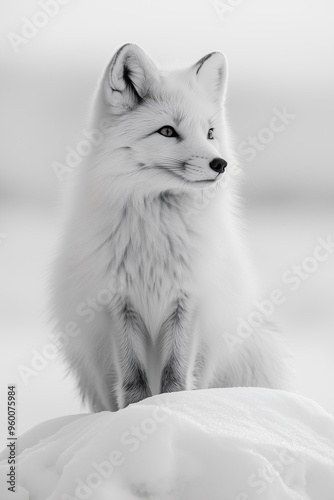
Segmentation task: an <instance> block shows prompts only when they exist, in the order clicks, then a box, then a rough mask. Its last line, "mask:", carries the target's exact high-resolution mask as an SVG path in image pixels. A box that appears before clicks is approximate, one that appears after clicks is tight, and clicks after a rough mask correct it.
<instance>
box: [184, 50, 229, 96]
mask: <svg viewBox="0 0 334 500" xmlns="http://www.w3.org/2000/svg"><path fill="white" fill-rule="evenodd" d="M192 71H193V72H195V77H196V80H197V82H198V84H199V85H201V86H202V87H203V88H204V89H205V90H206V92H207V93H208V94H209V97H210V98H211V99H212V100H213V101H214V102H216V103H218V104H222V103H223V101H224V97H225V91H226V83H227V61H226V57H225V56H224V54H223V53H222V52H211V54H208V55H206V56H204V57H202V59H200V60H199V61H198V62H197V63H196V64H195V65H194V66H193V67H192Z"/></svg>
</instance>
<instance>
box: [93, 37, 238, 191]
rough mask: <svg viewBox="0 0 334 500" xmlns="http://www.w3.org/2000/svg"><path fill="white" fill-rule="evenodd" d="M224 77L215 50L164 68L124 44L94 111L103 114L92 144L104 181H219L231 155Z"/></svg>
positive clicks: (137, 184)
mask: <svg viewBox="0 0 334 500" xmlns="http://www.w3.org/2000/svg"><path fill="white" fill-rule="evenodd" d="M226 79H227V65H226V59H225V57H224V55H223V54H222V53H220V52H212V53H210V54H208V55H206V56H204V57H203V58H202V59H200V60H199V61H198V62H197V63H196V64H194V65H193V66H191V67H190V68H186V69H183V70H176V71H168V72H167V71H159V69H158V68H157V66H156V65H155V64H154V63H153V62H152V60H151V59H150V58H149V57H148V55H147V54H146V53H145V52H144V51H143V50H142V49H141V48H140V47H139V46H137V45H135V44H126V45H123V46H122V47H121V48H120V49H119V50H118V51H117V52H116V54H115V55H114V56H113V58H112V60H111V62H110V64H109V65H108V67H107V69H106V71H105V74H104V76H103V79H102V84H101V90H100V101H99V103H100V104H99V109H100V114H99V118H100V119H101V116H103V117H104V118H105V117H107V118H108V120H109V126H108V128H107V129H106V130H104V140H103V147H101V148H100V150H99V163H100V166H102V165H103V170H104V176H105V182H106V183H109V182H110V183H113V185H114V186H116V185H117V186H119V185H120V184H121V185H122V187H124V186H127V188H128V189H131V187H133V188H136V189H141V190H142V191H148V192H152V191H155V190H156V191H157V192H159V191H160V192H161V191H164V190H170V191H175V190H182V191H184V190H189V189H199V188H206V187H208V186H213V185H217V184H219V183H220V182H221V179H222V178H224V175H226V174H224V171H225V168H226V167H227V164H228V161H229V160H230V152H229V146H228V141H227V139H228V132H227V129H226V125H225V121H224V113H223V102H224V96H225V91H226ZM101 111H102V114H101ZM227 169H228V167H227Z"/></svg>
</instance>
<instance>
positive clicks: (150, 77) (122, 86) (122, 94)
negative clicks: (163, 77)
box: [105, 43, 159, 114]
mask: <svg viewBox="0 0 334 500" xmlns="http://www.w3.org/2000/svg"><path fill="white" fill-rule="evenodd" d="M158 79H159V72H158V69H157V67H156V66H155V64H154V63H153V62H152V61H151V59H150V58H149V57H148V56H147V54H146V53H145V52H144V51H143V49H141V48H140V47H139V46H138V45H136V44H133V43H127V44H125V45H123V46H122V47H121V48H120V49H119V50H118V51H117V52H116V54H115V55H114V57H113V58H112V60H111V62H110V64H109V65H108V68H107V74H106V78H105V91H106V97H107V100H108V103H109V104H110V105H111V106H112V110H113V112H114V113H115V114H121V113H123V112H126V111H129V110H130V109H133V108H134V107H135V106H136V105H137V104H139V103H140V102H141V101H142V100H143V99H145V97H147V95H148V94H149V92H150V89H151V87H152V84H153V83H154V82H155V81H157V80H158Z"/></svg>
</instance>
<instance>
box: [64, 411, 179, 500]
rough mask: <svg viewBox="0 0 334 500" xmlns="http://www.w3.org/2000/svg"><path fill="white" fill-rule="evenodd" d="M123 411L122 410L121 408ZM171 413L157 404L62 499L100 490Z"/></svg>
mask: <svg viewBox="0 0 334 500" xmlns="http://www.w3.org/2000/svg"><path fill="white" fill-rule="evenodd" d="M120 411H122V410H120ZM168 417H169V414H168V413H167V412H166V411H165V410H164V409H163V408H161V406H159V402H158V406H156V407H155V408H154V409H153V411H152V414H151V416H147V417H145V418H144V419H143V420H142V421H141V422H139V423H138V425H132V426H131V427H130V428H129V429H128V430H126V431H124V432H122V434H121V435H120V439H119V441H120V442H119V447H118V448H117V449H114V450H112V451H111V452H110V453H109V454H108V456H107V457H106V459H105V460H103V461H99V462H96V461H93V462H92V463H91V472H90V473H89V474H87V475H86V476H85V477H84V478H81V477H78V478H76V480H75V483H76V487H75V490H74V491H73V492H72V493H71V494H69V493H62V495H61V500H87V499H89V498H90V497H91V495H92V494H93V492H94V491H96V490H98V489H99V488H100V487H101V486H102V485H103V484H104V483H105V481H108V480H110V478H111V477H112V475H113V474H114V472H115V471H116V469H118V468H119V467H121V466H123V465H125V464H126V461H127V460H128V458H129V456H130V455H131V454H133V453H136V452H137V451H138V450H139V449H140V447H141V446H142V444H143V443H146V442H147V441H148V440H149V438H150V437H151V436H152V435H154V434H155V433H156V432H157V430H158V428H159V426H160V424H162V423H164V422H166V420H167V419H168Z"/></svg>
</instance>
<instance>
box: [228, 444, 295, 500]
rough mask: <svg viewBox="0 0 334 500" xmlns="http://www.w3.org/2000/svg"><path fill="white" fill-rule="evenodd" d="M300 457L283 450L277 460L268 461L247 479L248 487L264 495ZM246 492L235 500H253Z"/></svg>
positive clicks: (241, 493)
mask: <svg viewBox="0 0 334 500" xmlns="http://www.w3.org/2000/svg"><path fill="white" fill-rule="evenodd" d="M299 457H300V453H298V452H297V451H292V450H288V449H282V450H281V451H280V452H279V454H278V457H277V459H276V460H272V461H268V462H267V463H266V464H265V465H263V466H262V467H259V468H258V470H257V471H256V472H254V473H253V474H251V475H250V476H249V477H248V479H247V486H248V490H249V488H252V489H253V490H252V491H254V493H256V494H257V495H262V494H263V493H264V492H265V491H266V490H267V489H268V487H269V486H270V485H271V484H273V483H274V482H275V481H277V479H278V478H280V477H282V475H283V473H284V470H285V469H286V468H288V467H290V466H291V465H292V464H293V463H295V462H296V460H297V459H298V458H299ZM253 498H254V496H249V494H248V493H246V492H240V493H239V494H238V495H237V497H236V499H235V500H253Z"/></svg>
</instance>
